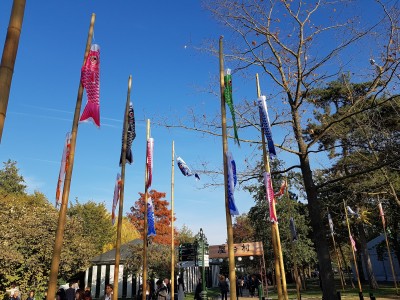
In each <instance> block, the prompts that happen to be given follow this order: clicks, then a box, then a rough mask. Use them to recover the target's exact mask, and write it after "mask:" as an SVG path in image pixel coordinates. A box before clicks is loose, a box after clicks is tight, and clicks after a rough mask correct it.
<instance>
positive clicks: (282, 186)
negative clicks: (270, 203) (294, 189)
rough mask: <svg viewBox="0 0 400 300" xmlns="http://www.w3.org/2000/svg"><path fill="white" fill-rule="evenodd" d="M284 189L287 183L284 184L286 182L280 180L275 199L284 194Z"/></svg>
mask: <svg viewBox="0 0 400 300" xmlns="http://www.w3.org/2000/svg"><path fill="white" fill-rule="evenodd" d="M286 188H287V182H286V180H282V183H281V187H280V188H279V191H278V192H277V193H275V195H274V196H275V198H279V197H281V196H283V194H285V190H286Z"/></svg>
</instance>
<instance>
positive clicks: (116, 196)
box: [111, 173, 121, 225]
mask: <svg viewBox="0 0 400 300" xmlns="http://www.w3.org/2000/svg"><path fill="white" fill-rule="evenodd" d="M120 192H121V175H120V174H119V173H118V174H117V179H116V180H115V186H114V197H113V205H112V212H111V222H112V224H113V225H114V223H115V210H116V208H117V204H118V200H119V195H120Z"/></svg>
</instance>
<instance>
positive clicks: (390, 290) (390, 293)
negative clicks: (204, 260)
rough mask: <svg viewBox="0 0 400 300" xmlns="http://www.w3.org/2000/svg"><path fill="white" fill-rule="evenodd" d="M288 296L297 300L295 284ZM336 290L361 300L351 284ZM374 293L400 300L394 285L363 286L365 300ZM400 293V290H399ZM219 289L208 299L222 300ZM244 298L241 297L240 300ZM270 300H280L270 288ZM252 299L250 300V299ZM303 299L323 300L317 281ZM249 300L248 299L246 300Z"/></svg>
mask: <svg viewBox="0 0 400 300" xmlns="http://www.w3.org/2000/svg"><path fill="white" fill-rule="evenodd" d="M355 286H356V287H357V283H355ZM287 288H288V294H289V299H297V294H296V286H295V285H293V284H288V286H287ZM336 288H337V289H338V290H337V291H338V292H340V294H341V299H345V300H359V299H360V298H359V295H358V288H355V289H353V288H351V286H349V284H348V285H347V286H345V291H343V290H342V289H341V285H340V283H339V284H338V285H336ZM370 292H372V293H373V295H374V296H375V298H376V299H377V300H388V299H400V295H396V290H395V288H394V284H393V283H379V289H377V290H373V291H372V290H370V289H369V287H368V285H364V286H363V296H364V299H365V300H369V299H370V295H369V293H370ZM399 292H400V289H399ZM243 293H244V297H243V298H248V290H244V292H243ZM219 294H220V293H219V289H218V288H209V289H208V290H207V297H208V299H218V300H219V299H221V298H220V297H219ZM241 298H242V297H239V300H240V299H241ZM268 298H269V299H273V300H275V299H278V295H277V293H276V292H275V291H274V290H273V288H272V287H270V288H269V290H268ZM193 299H194V294H193V293H187V294H186V297H185V300H193ZM248 299H250V298H248ZM253 299H254V300H258V296H256V297H255V298H253ZM301 299H302V300H305V299H309V300H311V299H313V300H314V299H315V300H316V299H322V292H321V289H320V288H319V282H318V281H317V280H314V281H308V282H307V290H306V291H301ZM228 300H229V295H228ZM246 300H247V299H246Z"/></svg>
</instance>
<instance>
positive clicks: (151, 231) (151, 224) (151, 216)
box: [147, 199, 156, 237]
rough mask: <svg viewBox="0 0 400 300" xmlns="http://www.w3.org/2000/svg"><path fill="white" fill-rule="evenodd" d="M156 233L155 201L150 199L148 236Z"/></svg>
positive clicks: (148, 206) (148, 204)
mask: <svg viewBox="0 0 400 300" xmlns="http://www.w3.org/2000/svg"><path fill="white" fill-rule="evenodd" d="M153 235H156V227H155V220H154V207H153V201H152V200H151V199H149V201H148V202H147V236H148V237H149V236H153Z"/></svg>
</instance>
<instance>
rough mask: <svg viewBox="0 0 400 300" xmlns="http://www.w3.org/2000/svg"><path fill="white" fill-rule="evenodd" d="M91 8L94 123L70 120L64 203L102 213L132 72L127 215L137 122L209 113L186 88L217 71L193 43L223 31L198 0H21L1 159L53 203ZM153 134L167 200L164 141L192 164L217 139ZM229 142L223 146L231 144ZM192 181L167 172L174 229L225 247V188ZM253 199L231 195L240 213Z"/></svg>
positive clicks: (140, 172)
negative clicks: (72, 144) (73, 138)
mask: <svg viewBox="0 0 400 300" xmlns="http://www.w3.org/2000/svg"><path fill="white" fill-rule="evenodd" d="M11 5H12V1H2V2H1V4H0V41H2V44H1V45H3V42H4V40H5V36H6V31H7V27H8V21H9V16H10V12H11ZM92 13H96V23H95V32H94V42H96V43H98V44H99V45H100V47H101V65H100V69H101V78H100V81H101V85H100V107H101V108H100V109H101V128H100V129H97V128H96V127H95V126H94V125H92V124H91V123H82V124H80V125H79V130H78V138H77V146H76V154H75V162H74V170H73V175H72V184H71V191H70V198H69V201H70V202H71V201H74V199H75V198H76V197H78V198H79V201H80V202H86V201H88V200H94V201H97V202H104V203H106V206H107V208H108V209H109V210H110V211H111V202H112V195H113V188H114V181H115V176H116V173H117V172H119V171H120V168H119V166H118V162H119V155H120V149H121V134H122V117H123V110H124V107H125V101H126V94H127V81H128V76H129V75H130V74H132V91H131V100H132V102H133V103H134V107H135V115H136V133H137V137H136V139H135V140H134V142H133V145H132V150H133V156H134V164H132V165H127V167H126V183H125V202H124V210H125V212H127V211H128V210H129V208H130V207H131V206H132V205H133V203H134V202H135V201H136V200H137V199H138V192H143V191H144V180H143V177H144V166H145V136H146V128H145V120H146V119H147V118H150V119H151V117H152V116H160V117H161V116H167V117H171V118H174V117H176V116H183V117H184V116H185V115H186V114H187V111H188V109H190V108H192V107H196V108H197V109H201V110H204V112H205V113H215V112H218V110H219V108H220V102H219V98H218V97H215V96H212V95H210V94H202V93H199V92H198V91H197V88H196V87H200V86H207V85H208V84H209V83H210V80H212V79H214V77H216V78H217V76H218V74H219V65H218V58H216V57H212V56H209V55H206V54H201V53H199V52H198V51H196V50H194V49H193V46H194V45H199V44H201V42H202V41H203V40H205V39H210V38H211V39H215V40H217V39H218V38H219V36H220V35H221V34H223V33H224V32H223V31H222V28H221V27H220V26H219V25H218V24H217V23H216V22H215V20H213V19H212V18H211V16H210V15H209V14H208V12H206V11H204V10H203V9H202V8H201V6H200V3H199V2H198V1H183V0H182V1H117V2H113V3H112V4H111V3H110V2H109V1H50V2H49V1H35V2H31V1H27V4H26V10H25V17H24V23H23V28H22V35H21V39H20V44H19V50H18V56H17V60H16V64H15V70H14V76H13V81H12V87H11V94H10V99H9V105H8V110H7V117H6V123H5V127H4V132H3V137H2V143H1V146H0V158H1V161H2V162H3V161H6V160H7V159H12V160H15V161H17V162H18V167H19V168H20V172H21V174H22V175H23V176H24V178H25V181H26V183H27V185H28V191H29V192H33V191H34V190H39V191H41V192H43V193H44V194H45V195H46V196H47V197H48V199H49V201H50V202H52V203H54V201H55V199H54V198H55V188H56V182H57V176H58V172H59V168H60V159H61V154H62V148H63V144H64V139H65V134H66V132H68V131H70V130H71V127H72V118H73V111H74V109H75V103H76V96H77V90H78V85H79V80H80V68H81V65H82V60H83V54H84V48H85V43H86V37H87V32H88V28H89V23H90V17H91V14H92ZM227 67H229V66H227ZM253 86H254V83H252V87H253ZM254 93H255V92H253V94H254ZM85 104H86V96H84V99H83V105H85ZM151 136H152V137H154V139H155V150H154V176H153V185H152V188H154V189H156V190H158V191H161V192H166V193H167V196H166V199H167V200H170V178H171V144H172V141H173V140H174V141H175V149H176V154H177V155H179V156H181V157H182V158H183V159H184V160H185V161H186V162H187V163H188V164H189V165H190V166H191V167H192V168H193V169H196V168H200V167H201V163H202V162H204V161H207V162H209V163H210V165H211V166H214V167H216V168H221V166H222V150H221V149H222V141H221V139H220V138H217V137H216V138H214V137H202V136H201V135H199V134H195V133H193V132H188V131H184V130H165V129H164V128H161V127H156V126H154V124H152V126H151ZM231 145H232V146H231V147H232V149H231V150H232V151H234V150H235V151H236V150H237V149H238V148H237V147H236V148H233V147H235V146H233V144H231ZM241 149H246V146H243V147H242V148H241ZM233 154H234V156H235V152H234V153H233ZM238 164H240V162H238ZM200 176H201V177H202V180H201V181H200V182H196V181H195V180H194V178H186V177H184V176H183V175H181V173H180V172H179V169H178V168H177V167H176V168H175V213H176V217H177V221H176V223H175V224H176V226H177V227H181V226H182V224H186V225H187V226H189V227H190V228H191V229H192V231H193V232H194V233H197V232H198V230H199V229H200V228H201V227H202V228H203V230H204V232H205V234H206V236H207V237H208V239H209V242H210V244H220V243H224V242H225V240H226V220H225V208H224V194H223V188H215V189H201V187H202V184H203V183H205V182H207V177H206V176H202V175H200ZM252 204H253V200H252V199H251V197H250V196H249V195H247V194H245V193H243V192H239V193H237V206H238V208H239V210H240V212H241V213H243V212H246V211H248V209H249V208H250V207H251V205H252Z"/></svg>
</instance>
